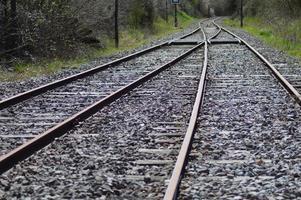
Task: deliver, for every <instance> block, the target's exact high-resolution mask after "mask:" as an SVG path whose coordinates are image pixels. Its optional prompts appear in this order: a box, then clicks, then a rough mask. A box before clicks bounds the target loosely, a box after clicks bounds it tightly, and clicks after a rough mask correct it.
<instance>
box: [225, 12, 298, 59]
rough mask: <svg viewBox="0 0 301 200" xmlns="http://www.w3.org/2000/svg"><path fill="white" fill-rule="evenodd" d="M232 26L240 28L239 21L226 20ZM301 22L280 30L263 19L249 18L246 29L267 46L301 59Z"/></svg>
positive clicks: (288, 24)
mask: <svg viewBox="0 0 301 200" xmlns="http://www.w3.org/2000/svg"><path fill="white" fill-rule="evenodd" d="M225 23H226V24H227V25H230V26H234V27H239V24H240V23H239V21H238V20H229V19H228V20H225ZM300 27H301V20H294V21H292V22H290V23H287V24H286V25H285V27H282V28H281V29H279V27H278V25H275V24H274V25H271V24H269V23H266V22H265V21H264V20H262V19H261V18H254V17H247V18H246V19H245V26H244V29H245V30H246V31H248V32H249V33H251V34H253V35H255V36H257V37H258V38H260V39H262V40H263V41H265V42H266V43H267V44H269V45H271V46H273V47H275V48H278V49H280V50H283V51H285V52H287V53H288V54H289V55H291V56H295V57H297V58H300V59H301V30H300Z"/></svg>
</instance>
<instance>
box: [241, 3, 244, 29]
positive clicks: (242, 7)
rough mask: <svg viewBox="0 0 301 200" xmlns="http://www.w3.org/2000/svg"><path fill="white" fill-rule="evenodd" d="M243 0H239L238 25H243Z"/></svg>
mask: <svg viewBox="0 0 301 200" xmlns="http://www.w3.org/2000/svg"><path fill="white" fill-rule="evenodd" d="M243 4H244V0H240V27H243V26H244V5H243Z"/></svg>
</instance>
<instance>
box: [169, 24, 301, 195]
mask: <svg viewBox="0 0 301 200" xmlns="http://www.w3.org/2000/svg"><path fill="white" fill-rule="evenodd" d="M213 25H214V26H215V27H216V28H218V29H220V31H221V34H219V35H218V36H217V38H216V40H219V41H218V42H217V41H216V42H215V43H216V44H219V45H220V46H218V47H216V46H215V45H213V46H212V47H210V48H209V52H210V55H209V57H210V58H209V60H210V61H209V65H210V68H209V69H208V73H207V75H206V76H207V85H206V87H205V92H204V93H203V95H204V101H203V102H201V103H200V104H202V105H203V106H202V108H201V112H200V115H199V116H198V117H197V116H195V118H194V119H191V120H190V123H191V124H192V126H193V127H194V128H193V129H191V130H190V131H189V130H188V131H189V132H187V133H186V136H185V140H184V143H183V145H182V148H181V152H180V154H179V157H178V159H177V163H176V166H175V168H174V172H173V176H172V178H171V180H170V183H169V186H168V189H167V191H166V194H165V199H166V200H167V199H171V200H172V199H175V198H178V199H296V198H298V197H300V194H301V193H300V186H301V176H300V175H301V173H300V164H301V158H300V148H299V146H300V143H301V141H300V137H299V134H300V132H299V131H298V130H299V129H300V125H298V122H299V121H300V113H299V112H300V94H299V93H298V91H297V90H296V89H295V88H294V87H293V86H292V85H291V84H290V83H289V82H288V81H287V80H286V79H285V78H284V76H282V75H281V73H279V72H278V71H277V70H276V68H275V67H274V66H273V65H272V64H271V63H270V62H268V61H267V60H266V58H264V57H263V56H262V55H261V54H260V53H259V52H258V51H256V50H255V49H254V48H253V47H252V46H250V45H249V44H248V43H247V42H246V41H245V40H243V39H242V38H239V37H238V36H237V35H235V34H233V33H232V32H230V31H229V30H227V29H225V28H222V27H220V26H219V25H217V24H216V23H213ZM234 40H237V41H238V42H239V43H240V44H241V45H236V44H235V45H234V44H232V43H234V42H232V41H234ZM221 41H226V42H221ZM228 41H231V42H228ZM209 43H211V42H210V40H209ZM213 43H214V42H212V44H213ZM233 55H234V56H233ZM221 63H222V64H221ZM281 86H282V87H281ZM202 91H204V90H202ZM289 94H290V95H289ZM292 97H293V98H294V99H293V98H292ZM198 109H199V108H196V109H195V110H198ZM196 118H197V119H196ZM185 141H186V142H185ZM189 150H191V151H189ZM187 163H188V164H187ZM185 167H186V168H185Z"/></svg>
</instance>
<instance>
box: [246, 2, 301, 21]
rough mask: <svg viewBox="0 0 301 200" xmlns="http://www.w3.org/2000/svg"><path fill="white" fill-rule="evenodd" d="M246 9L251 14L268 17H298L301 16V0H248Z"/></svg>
mask: <svg viewBox="0 0 301 200" xmlns="http://www.w3.org/2000/svg"><path fill="white" fill-rule="evenodd" d="M245 2H246V11H247V14H248V15H251V16H255V15H257V16H262V17H266V18H268V19H272V18H273V19H275V18H283V17H285V18H298V17H300V16H301V1H300V0H269V1H263V0H248V1H245Z"/></svg>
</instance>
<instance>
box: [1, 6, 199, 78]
mask: <svg viewBox="0 0 301 200" xmlns="http://www.w3.org/2000/svg"><path fill="white" fill-rule="evenodd" d="M194 20H195V19H194V18H192V17H190V16H188V15H187V14H186V13H184V12H182V11H181V12H180V14H179V24H180V25H181V27H179V28H175V27H174V22H173V19H172V18H171V17H170V18H169V22H168V23H166V21H165V20H163V19H162V18H161V17H157V18H156V19H155V21H154V25H153V31H151V32H145V31H143V30H139V29H133V28H127V29H124V30H123V31H121V33H120V47H119V49H116V48H115V46H114V45H115V43H114V40H113V39H112V38H110V37H108V36H107V37H104V38H102V39H103V42H104V44H105V48H101V49H89V48H87V49H85V51H86V53H85V54H82V55H80V56H76V57H74V58H61V57H55V58H52V59H49V58H43V59H40V60H38V61H37V62H35V63H32V62H24V61H19V62H17V63H16V64H15V67H14V71H13V72H7V71H6V72H4V71H2V73H0V81H18V80H22V79H26V78H29V77H33V76H40V75H43V74H51V73H53V72H56V71H59V70H62V69H66V68H76V67H78V66H79V65H80V64H82V63H86V62H89V61H90V60H92V59H95V58H99V57H103V56H108V55H111V54H114V53H117V52H119V51H126V50H129V49H132V48H135V47H138V46H140V45H143V44H146V43H150V42H151V41H152V40H154V39H159V38H161V37H164V36H166V35H168V34H170V33H173V32H176V31H179V30H180V29H182V27H187V26H189V25H190V24H191V23H192V22H193V21H194ZM150 34H151V35H150Z"/></svg>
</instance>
